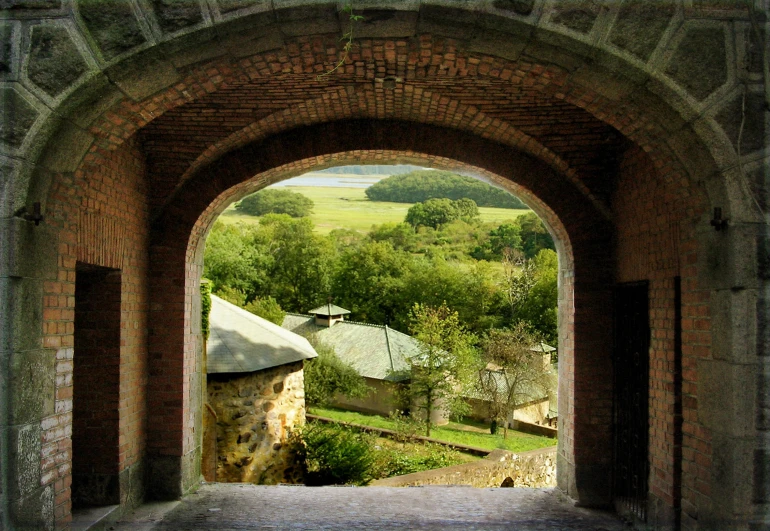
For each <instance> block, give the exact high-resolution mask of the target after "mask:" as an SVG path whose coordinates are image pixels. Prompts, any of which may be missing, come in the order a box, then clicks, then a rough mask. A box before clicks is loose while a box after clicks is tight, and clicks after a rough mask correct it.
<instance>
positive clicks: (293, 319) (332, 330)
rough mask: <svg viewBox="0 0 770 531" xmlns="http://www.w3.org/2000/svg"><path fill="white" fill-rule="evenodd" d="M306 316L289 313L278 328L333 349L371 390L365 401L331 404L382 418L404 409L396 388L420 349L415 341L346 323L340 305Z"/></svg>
mask: <svg viewBox="0 0 770 531" xmlns="http://www.w3.org/2000/svg"><path fill="white" fill-rule="evenodd" d="M309 313H310V315H300V314H293V313H288V314H286V317H285V318H284V320H283V323H282V324H281V326H282V327H283V328H285V329H287V330H291V331H292V332H295V333H297V334H300V335H302V336H304V337H313V338H315V340H316V341H319V342H320V343H323V344H325V345H327V346H329V347H331V348H333V349H334V352H335V354H337V357H338V358H340V359H341V360H342V361H344V362H345V363H347V364H348V365H350V366H351V367H353V369H355V370H356V372H358V374H360V375H361V376H362V377H363V378H364V380H366V384H367V385H368V386H369V388H370V389H371V392H370V393H369V395H368V396H366V397H365V398H347V397H344V396H338V397H337V398H336V399H335V401H334V402H333V403H332V404H331V405H334V406H339V407H343V408H345V409H351V410H355V411H362V412H365V413H376V414H378V415H385V416H387V415H389V414H390V412H391V411H394V410H396V409H398V408H399V407H403V406H400V405H399V404H398V402H397V398H396V386H397V385H398V384H399V382H402V381H404V380H406V379H407V378H408V374H407V373H408V372H409V370H410V368H411V365H410V363H409V359H411V358H412V357H413V356H415V355H416V354H417V353H418V352H419V348H420V347H419V343H418V342H417V340H415V339H414V338H412V337H411V336H409V335H407V334H404V333H402V332H399V331H397V330H393V329H392V328H389V327H388V326H381V325H373V324H368V323H358V322H355V321H345V320H344V317H343V316H344V315H346V314H348V313H350V312H349V311H348V310H345V309H344V308H340V307H339V306H334V305H331V308H327V305H324V306H321V307H320V308H316V309H314V310H312V311H310V312H309Z"/></svg>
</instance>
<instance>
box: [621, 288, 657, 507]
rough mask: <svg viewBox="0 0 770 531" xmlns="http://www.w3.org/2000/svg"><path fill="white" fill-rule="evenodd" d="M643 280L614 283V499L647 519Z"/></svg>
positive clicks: (646, 303)
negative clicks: (630, 282) (629, 282)
mask: <svg viewBox="0 0 770 531" xmlns="http://www.w3.org/2000/svg"><path fill="white" fill-rule="evenodd" d="M649 347H650V322H649V299H648V283H647V282H639V283H633V284H620V285H618V286H617V287H616V289H615V348H614V352H613V365H614V389H615V391H614V395H615V396H614V398H615V399H614V430H615V452H614V460H615V466H614V499H615V505H616V507H617V510H618V512H621V513H626V514H627V513H631V514H633V515H635V516H636V517H637V518H639V519H641V520H642V521H646V520H647V475H648V473H649V459H648V434H649V412H648V403H649V400H648V397H649V391H648V389H649V388H648V386H649V373H650V371H649Z"/></svg>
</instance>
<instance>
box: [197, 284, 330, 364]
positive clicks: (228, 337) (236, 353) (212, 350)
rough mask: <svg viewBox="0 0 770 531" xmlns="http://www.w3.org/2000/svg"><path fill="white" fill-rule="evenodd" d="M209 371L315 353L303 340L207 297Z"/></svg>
mask: <svg viewBox="0 0 770 531" xmlns="http://www.w3.org/2000/svg"><path fill="white" fill-rule="evenodd" d="M209 325H210V329H211V333H210V335H209V339H208V342H207V343H206V346H207V363H206V368H207V371H208V372H209V373H238V372H254V371H259V370H262V369H269V368H270V367H277V366H279V365H285V364H287V363H293V362H295V361H300V360H306V359H310V358H315V357H317V356H318V354H316V351H315V349H314V348H313V347H312V345H310V343H309V342H308V340H307V339H305V338H304V337H302V336H299V335H297V334H295V333H293V332H291V331H289V330H286V329H284V328H281V327H280V326H278V325H277V324H274V323H271V322H270V321H268V320H266V319H263V318H262V317H259V316H257V315H254V314H253V313H251V312H247V311H246V310H244V309H243V308H239V307H238V306H235V305H234V304H230V303H229V302H227V301H224V300H222V299H220V298H219V297H217V296H216V295H212V296H211V314H210V316H209Z"/></svg>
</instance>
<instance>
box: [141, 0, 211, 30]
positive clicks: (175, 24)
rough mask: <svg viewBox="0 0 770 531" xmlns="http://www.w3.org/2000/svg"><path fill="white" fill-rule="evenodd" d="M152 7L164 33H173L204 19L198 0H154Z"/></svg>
mask: <svg viewBox="0 0 770 531" xmlns="http://www.w3.org/2000/svg"><path fill="white" fill-rule="evenodd" d="M152 8H153V11H154V13H155V18H156V19H157V21H158V25H159V26H160V28H161V30H163V33H173V32H175V31H179V30H181V29H184V28H187V27H190V26H194V25H196V24H199V23H200V22H202V21H203V11H202V10H201V4H200V3H199V2H198V0H152Z"/></svg>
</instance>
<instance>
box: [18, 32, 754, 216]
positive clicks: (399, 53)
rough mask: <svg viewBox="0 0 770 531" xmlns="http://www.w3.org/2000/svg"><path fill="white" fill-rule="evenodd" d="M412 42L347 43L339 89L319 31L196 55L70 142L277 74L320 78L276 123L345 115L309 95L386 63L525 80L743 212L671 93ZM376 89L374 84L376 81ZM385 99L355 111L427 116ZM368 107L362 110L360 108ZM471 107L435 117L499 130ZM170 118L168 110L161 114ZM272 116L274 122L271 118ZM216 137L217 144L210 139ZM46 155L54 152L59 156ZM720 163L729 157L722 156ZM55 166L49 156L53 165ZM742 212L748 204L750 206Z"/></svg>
mask: <svg viewBox="0 0 770 531" xmlns="http://www.w3.org/2000/svg"><path fill="white" fill-rule="evenodd" d="M410 42H411V41H406V43H405V41H397V40H394V41H386V42H385V43H384V45H385V46H383V48H388V47H389V46H391V47H392V49H394V50H395V52H394V55H393V57H390V56H388V55H387V54H385V51H384V50H383V51H382V52H381V54H380V56H379V57H378V56H377V54H376V53H374V54H372V53H369V54H368V55H367V54H366V51H367V50H371V49H372V48H376V47H379V46H381V45H380V42H379V41H373V40H365V39H364V40H361V41H360V47H361V50H362V51H360V52H355V51H354V52H353V53H352V54H351V56H350V59H349V61H350V63H353V64H357V63H359V62H361V61H366V60H374V62H375V67H374V68H371V69H367V70H365V71H361V70H360V69H358V68H357V67H354V66H353V65H350V66H347V67H346V68H345V70H344V72H342V73H341V74H337V75H335V76H336V77H335V79H334V83H337V84H339V86H340V87H345V88H341V89H335V88H334V85H330V84H329V83H328V82H316V81H314V79H315V75H316V74H317V72H318V71H319V69H323V68H324V67H325V66H326V65H327V63H328V58H329V54H334V53H337V52H335V50H336V46H337V44H338V43H336V41H333V40H328V39H325V38H322V37H309V38H308V37H301V38H297V39H296V40H294V41H289V42H288V43H287V44H286V45H285V47H284V48H283V49H282V50H279V51H271V52H265V53H260V54H257V55H254V56H250V57H247V58H245V59H242V60H239V61H237V62H234V61H232V59H230V58H227V59H225V60H214V61H211V62H207V63H203V64H201V65H200V66H195V67H191V68H190V69H189V70H188V72H187V74H188V75H187V76H186V77H184V78H183V79H182V80H180V81H179V82H178V83H176V84H174V85H172V86H170V87H168V88H166V89H165V90H162V91H160V92H158V93H156V94H153V95H152V96H150V97H148V98H145V99H143V100H140V101H131V100H130V99H128V98H123V99H121V100H119V102H118V103H117V104H114V105H112V106H111V107H109V108H108V109H107V110H105V111H104V112H103V113H102V114H101V116H100V118H98V119H97V120H96V121H94V122H93V123H92V124H91V125H90V126H89V131H88V132H89V133H90V134H91V135H93V136H92V138H93V142H91V143H89V142H88V141H86V142H84V141H83V139H82V138H78V142H77V146H75V149H79V150H80V151H81V153H85V152H86V151H88V150H91V151H93V150H98V151H111V150H113V149H116V148H117V147H118V146H120V145H121V144H122V143H123V142H124V141H126V140H127V139H129V138H131V137H132V136H133V135H135V134H137V133H138V132H139V131H143V130H146V129H147V128H148V127H150V128H151V127H152V126H153V125H154V124H155V123H156V122H158V121H159V120H162V119H163V118H164V116H166V115H168V114H173V111H174V110H177V109H181V108H183V107H185V106H186V105H187V104H190V103H195V102H198V101H201V100H204V99H205V98H207V97H210V96H212V95H216V94H218V93H222V92H223V91H226V90H227V89H228V88H230V87H231V86H232V85H234V84H238V83H243V82H249V83H251V82H255V81H260V80H263V79H267V78H269V77H272V78H274V79H277V80H280V79H281V77H282V76H284V78H285V82H287V83H290V84H295V85H296V86H302V85H308V84H310V85H313V84H315V85H318V87H317V89H318V90H317V91H316V93H317V96H318V98H317V100H314V99H313V98H312V97H311V98H307V99H305V98H303V99H302V101H303V103H302V104H301V106H302V107H305V106H306V108H307V109H310V110H311V111H312V112H310V113H309V114H308V115H303V113H293V112H291V111H288V112H287V114H289V115H290V116H289V117H290V118H291V120H290V123H288V124H284V127H286V126H291V125H294V126H296V125H299V124H304V125H307V124H309V123H312V122H313V121H324V120H330V119H337V118H345V117H349V116H348V115H346V114H345V113H342V114H340V113H338V112H332V113H327V114H324V113H323V109H321V107H320V106H318V105H315V106H313V103H323V102H324V101H325V99H326V98H328V97H329V94H327V93H326V92H325V90H327V89H331V92H330V94H332V96H333V97H335V96H340V95H346V97H345V98H344V99H343V100H342V101H344V102H345V103H351V102H352V101H351V99H350V97H349V96H350V95H349V93H350V89H351V87H352V84H353V82H354V81H355V80H356V79H358V81H359V82H360V81H362V80H365V81H366V85H365V86H364V88H363V89H361V88H354V90H353V91H354V92H355V93H358V94H360V93H361V92H362V90H363V91H365V92H366V91H370V90H371V88H372V87H371V84H372V83H373V82H374V79H375V74H374V72H373V70H374V71H384V72H385V73H387V74H388V75H403V76H404V77H403V79H404V81H405V82H406V83H410V82H421V80H422V79H425V78H426V77H427V76H428V75H429V73H435V72H447V74H446V75H447V77H448V78H449V79H451V77H450V76H459V74H458V72H460V73H462V75H463V76H465V77H467V78H468V79H473V80H477V81H482V82H487V81H497V82H504V83H506V84H508V85H511V86H518V87H525V88H529V89H532V90H533V92H532V94H533V96H534V97H535V98H538V99H541V100H543V101H546V100H551V101H561V102H565V103H568V104H570V105H572V106H574V107H575V108H578V109H582V110H585V111H587V112H588V113H589V114H590V115H592V116H594V117H596V118H597V119H599V120H600V121H601V122H603V123H606V124H608V125H609V126H611V127H612V128H614V129H616V130H617V132H619V133H620V135H622V136H623V137H625V138H627V139H629V140H631V141H632V142H634V143H635V144H637V145H638V146H640V147H641V148H642V149H644V150H645V151H647V152H649V153H651V156H652V157H653V158H654V159H658V160H660V161H661V162H660V164H669V163H670V161H671V160H675V161H677V163H679V164H681V165H682V171H683V173H684V174H686V178H688V179H693V180H695V181H699V180H701V179H702V178H703V175H704V174H706V175H708V176H709V180H710V183H711V187H710V190H714V191H711V193H712V195H716V194H717V193H718V192H716V191H715V190H716V187H721V189H720V193H721V195H722V196H723V197H728V198H730V201H731V205H732V204H734V205H735V206H732V207H731V208H730V210H731V211H733V210H734V211H735V212H736V213H738V214H740V213H741V212H742V211H744V209H742V208H740V207H739V206H738V203H741V202H745V201H747V200H748V198H746V197H745V194H744V191H743V190H742V188H741V184H740V183H739V182H736V181H735V180H734V179H724V182H721V183H720V181H719V179H718V178H716V176H718V175H719V166H718V165H717V163H716V162H715V160H714V158H713V157H712V155H710V154H709V153H717V154H719V155H720V159H719V160H723V159H724V158H725V157H726V156H729V154H725V153H724V149H723V147H721V146H714V145H713V144H714V143H715V142H717V141H718V140H720V137H719V136H718V135H715V134H713V131H712V130H708V129H707V128H706V127H700V128H698V129H694V128H692V127H690V125H689V124H688V123H687V122H685V121H684V120H683V119H681V118H680V117H679V112H678V111H677V110H675V109H677V108H680V107H681V102H680V101H679V100H678V99H677V98H674V97H673V96H672V97H671V98H669V99H670V102H669V101H667V100H666V98H665V96H661V95H659V94H654V93H652V92H650V91H648V90H647V89H646V88H636V87H635V88H633V90H631V89H629V87H628V86H627V82H626V81H625V80H624V79H623V78H622V76H617V75H616V74H615V73H614V72H613V71H611V70H609V69H607V68H604V67H602V66H598V64H597V63H596V62H594V63H591V62H588V61H586V60H585V59H583V58H581V57H580V56H576V57H575V61H576V62H577V63H578V64H580V65H581V66H580V70H581V75H580V76H579V77H578V76H574V75H572V72H571V71H570V69H568V68H565V67H560V66H557V65H555V64H548V63H547V62H543V63H538V62H537V61H535V60H532V59H527V60H524V59H519V60H516V61H512V60H507V59H503V58H501V57H496V56H495V55H493V54H481V53H468V52H465V51H463V50H461V49H460V48H458V46H457V44H456V43H454V42H453V41H452V40H451V39H446V38H443V37H432V36H430V35H423V36H421V38H420V40H419V46H418V47H417V49H418V50H423V49H429V50H430V51H431V54H430V55H428V56H425V57H420V58H419V59H418V61H417V68H416V69H415V70H408V69H407V68H406V66H405V65H407V64H410V61H413V60H414V53H415V47H416V46H417V45H414V46H413V45H410V44H409V43H410ZM535 42H537V41H535ZM542 46H543V48H544V50H545V49H548V48H549V45H547V44H545V43H542ZM308 47H310V48H312V49H313V50H314V51H313V53H312V54H310V57H311V58H312V62H311V59H310V58H306V57H305V56H304V55H303V53H302V51H301V50H304V49H305V48H308ZM320 49H323V50H324V52H320V51H319V50H320ZM563 53H566V54H569V53H570V52H569V51H568V50H567V49H565V50H564V51H563ZM599 53H605V52H599ZM297 61H306V62H307V64H305V65H304V66H303V67H302V68H299V69H298V68H297V66H296V63H297ZM380 65H381V66H380ZM621 70H622V69H621ZM449 73H452V74H449ZM292 76H293V77H292ZM297 76H299V77H297ZM594 79H595V80H600V81H599V83H601V84H602V87H601V89H600V90H597V88H595V86H594V83H593V81H592V80H594ZM445 89H446V87H442V86H437V87H436V88H435V89H429V90H427V89H426V92H428V93H430V94H431V97H432V98H434V99H435V100H436V102H429V103H428V105H429V107H427V108H426V109H422V108H420V107H418V108H417V110H418V112H419V111H422V112H427V111H439V110H441V108H442V107H444V108H445V107H446V106H447V104H448V103H447V101H446V99H447V98H449V101H450V102H452V104H456V105H457V106H460V107H461V108H463V111H465V110H466V109H467V108H468V107H469V106H468V105H467V104H465V103H463V102H461V101H455V98H453V96H452V95H451V94H450V93H447V92H446V90H445ZM377 90H378V91H379V92H380V93H381V92H382V89H377ZM629 92H631V93H632V94H631V96H633V97H631V96H629V95H628V93H629ZM383 101H384V104H383V105H382V106H380V105H375V104H373V103H371V102H369V103H365V104H363V106H360V107H361V112H363V113H365V114H366V115H367V116H372V117H378V118H397V119H413V120H415V121H420V122H423V121H425V120H426V116H424V115H423V116H419V115H417V116H412V117H408V118H407V116H405V115H406V114H408V112H404V110H403V108H399V109H398V110H399V111H400V112H394V109H393V108H392V107H391V108H390V109H389V108H388V103H389V102H390V103H392V98H390V99H388V98H383ZM436 103H439V104H438V105H437V104H436ZM89 105H90V102H89ZM367 106H369V107H370V108H366V107H367ZM470 108H471V114H470V115H469V116H461V115H455V116H447V117H446V119H445V120H444V121H443V122H442V123H443V125H448V126H453V125H456V123H455V122H453V120H454V121H456V120H457V119H458V117H461V118H463V119H466V118H467V119H473V118H474V117H475V118H476V119H477V122H476V123H475V124H471V127H476V128H477V129H478V131H479V132H481V133H482V134H485V135H486V134H489V131H495V130H496V129H500V127H501V126H500V124H503V123H505V122H504V121H501V120H499V119H496V118H495V117H494V116H493V115H488V114H487V113H485V112H483V111H481V110H480V109H478V108H474V107H473V106H472V105H470ZM84 110H85V109H82V108H78V107H74V108H72V110H69V111H67V113H66V116H68V117H74V116H76V115H77V114H78V113H82V112H83V111H84ZM335 110H336V109H335ZM314 116H315V117H314ZM283 118H286V117H282V116H280V115H276V116H271V117H267V118H263V119H261V120H260V122H262V123H261V125H262V126H269V125H273V127H279V125H278V124H280V123H281V122H282V121H283V120H282V119H283ZM71 119H74V118H71ZM173 119H174V118H169V120H173ZM427 119H428V120H432V119H433V118H432V117H428V118H427ZM308 120H309V121H308ZM488 120H497V122H496V123H497V124H498V125H497V127H492V126H490V125H489V124H488V123H487V121H488ZM272 121H275V122H276V123H275V124H271V122H272ZM479 124H483V127H480V126H479ZM259 127H260V126H259V125H246V126H244V128H243V130H242V131H237V132H233V133H232V134H231V137H230V138H227V139H218V140H216V141H215V142H213V143H212V144H211V145H208V144H207V145H205V146H203V147H195V148H193V149H197V150H198V154H196V157H199V158H200V160H199V161H198V160H195V159H193V160H191V161H190V162H189V167H187V168H185V170H183V171H182V172H180V174H182V177H181V180H184V179H185V178H187V177H189V175H191V174H192V173H193V172H194V171H195V169H196V168H197V167H198V166H199V165H200V164H201V163H203V162H205V161H206V160H209V159H210V158H211V157H216V156H218V155H220V154H221V153H222V152H223V150H227V149H231V148H232V147H234V146H236V145H238V142H239V141H240V142H242V141H245V139H246V138H248V137H249V136H250V135H259V134H260V133H259V132H258V131H257V130H256V129H257V128H259ZM505 127H508V128H510V127H511V124H510V123H505ZM64 133H65V135H69V132H68V131H64ZM494 134H499V135H501V136H502V137H506V139H507V140H508V141H511V142H515V143H516V145H519V146H520V147H521V148H522V149H524V150H525V151H530V152H532V153H534V154H536V155H537V156H540V157H543V158H552V159H553V164H555V165H556V166H557V167H558V168H559V169H560V170H561V171H566V172H569V173H571V172H572V171H574V168H572V167H571V165H570V164H569V161H565V160H564V159H563V157H561V156H560V155H559V153H558V152H556V153H554V152H553V150H552V149H550V148H549V147H548V145H544V144H543V143H542V142H540V141H538V140H537V139H536V138H533V137H532V136H531V135H527V134H526V133H524V132H523V131H522V130H517V129H516V128H515V127H514V128H513V129H512V131H510V132H502V131H496V132H495V133H494ZM683 143H690V145H689V146H687V148H684V147H683V146H682V144H683ZM61 144H62V142H61V138H56V139H53V140H52V141H51V143H50V144H49V145H48V146H47V147H46V148H45V150H43V152H46V151H51V152H56V151H58V150H59V148H58V146H60V145H61ZM217 145H218V147H216V146H217ZM71 148H72V146H71V145H68V146H67V149H71ZM68 157H69V160H68V162H70V163H71V158H72V157H73V155H71V154H70V155H68ZM74 157H77V155H74ZM52 158H54V159H57V158H61V156H54V157H52ZM565 164H566V165H567V167H566V168H565V167H564V165H565ZM727 164H728V165H729V162H728V163H727ZM55 165H56V164H55V163H54V164H53V166H55ZM52 177H53V175H51V173H50V172H46V171H40V172H38V173H37V174H36V175H34V176H33V180H32V182H31V183H30V189H29V191H28V193H30V194H32V196H37V197H39V198H41V199H43V201H44V202H45V196H46V195H47V193H46V192H45V191H46V190H48V185H47V184H46V183H47V182H48V181H49V180H50V178H52ZM178 185H179V181H177V180H175V181H174V182H173V183H171V184H169V186H170V189H171V190H173V189H175V188H176V187H177V186H178ZM728 189H729V193H728ZM722 192H724V193H722ZM168 193H170V191H169V190H166V191H164V192H163V194H164V195H167V194H168ZM588 193H589V194H590V193H591V192H588ZM736 201H737V202H738V203H736ZM748 211H749V212H750V211H751V209H749V210H748Z"/></svg>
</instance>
